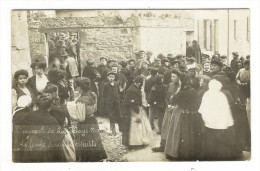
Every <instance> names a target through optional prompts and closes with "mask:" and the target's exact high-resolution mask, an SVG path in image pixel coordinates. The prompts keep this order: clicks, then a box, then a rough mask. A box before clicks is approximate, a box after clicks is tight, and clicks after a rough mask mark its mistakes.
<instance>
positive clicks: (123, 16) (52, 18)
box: [12, 9, 250, 72]
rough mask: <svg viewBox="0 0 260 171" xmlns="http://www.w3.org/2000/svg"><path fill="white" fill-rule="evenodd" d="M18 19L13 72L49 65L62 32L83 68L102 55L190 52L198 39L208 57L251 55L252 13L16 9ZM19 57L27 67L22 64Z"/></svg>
mask: <svg viewBox="0 0 260 171" xmlns="http://www.w3.org/2000/svg"><path fill="white" fill-rule="evenodd" d="M20 13H21V14H22V15H20ZM26 13H27V15H28V16H26ZM19 15H20V17H21V18H20V19H22V21H21V20H19V19H18V18H19V17H18V16H19ZM12 18H13V19H12V59H13V60H12V65H13V72H14V71H15V70H17V69H18V68H20V67H21V66H24V67H23V68H26V69H28V68H29V66H30V63H31V62H32V61H33V60H35V59H37V58H39V57H44V58H45V59H46V60H47V61H48V56H49V52H48V40H49V39H50V35H52V34H58V33H60V32H63V33H66V34H67V35H69V34H75V35H76V36H77V38H78V40H79V46H78V58H79V59H80V60H79V61H80V66H81V68H83V67H84V66H85V61H86V60H87V59H88V58H93V59H94V60H95V61H96V64H98V61H99V58H100V57H101V56H105V57H107V58H115V59H118V60H123V59H129V58H134V57H135V54H136V53H137V52H138V51H139V50H145V51H148V50H150V51H152V52H153V57H156V56H157V55H158V54H159V53H163V54H164V55H167V54H169V53H171V54H173V55H177V54H185V52H186V41H189V42H191V41H192V40H198V42H199V44H200V47H201V49H202V52H203V53H207V54H211V55H212V54H214V53H220V54H221V55H227V56H228V57H229V61H230V60H231V58H232V55H231V54H232V52H233V51H237V52H238V53H239V54H240V55H241V56H246V55H248V54H250V28H249V25H250V23H249V21H250V20H249V10H247V9H245V10H239V11H238V10H40V11H39V10H38V11H13V12H12ZM26 20H27V21H28V22H26ZM27 23H28V24H27ZM18 28H19V29H18ZM20 28H22V29H20ZM17 37H19V39H20V38H21V39H23V41H20V40H19V39H18V38H17ZM28 40H29V41H28ZM19 42H20V45H19ZM21 42H23V43H21ZM15 44H17V45H15ZM18 58H19V59H22V60H21V61H22V62H23V63H24V64H23V65H17V63H18V64H19V62H18V60H17V59H18Z"/></svg>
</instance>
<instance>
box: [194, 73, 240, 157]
mask: <svg viewBox="0 0 260 171" xmlns="http://www.w3.org/2000/svg"><path fill="white" fill-rule="evenodd" d="M208 86H209V90H208V91H206V92H205V94H204V95H203V98H202V102H201V106H200V109H199V113H201V115H202V119H203V121H204V126H205V127H204V135H203V136H204V140H203V144H202V153H201V154H202V159H203V160H234V159H235V158H236V157H238V151H237V148H236V143H237V142H236V132H235V128H234V118H233V115H232V108H233V106H234V101H233V99H232V96H231V94H230V91H229V90H228V86H229V80H228V78H227V77H226V76H224V75H218V76H216V77H213V79H212V80H211V81H210V82H209V85H208Z"/></svg>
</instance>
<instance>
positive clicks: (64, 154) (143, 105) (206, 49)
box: [10, 8, 251, 163]
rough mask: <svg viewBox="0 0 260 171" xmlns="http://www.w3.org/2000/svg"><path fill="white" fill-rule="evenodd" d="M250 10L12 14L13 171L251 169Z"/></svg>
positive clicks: (31, 11)
mask: <svg viewBox="0 0 260 171" xmlns="http://www.w3.org/2000/svg"><path fill="white" fill-rule="evenodd" d="M250 23H251V20H250V9H239V8H238V9H193V10H188V9H187V10H184V9H173V10H170V9H168V10H166V9H164V10H161V9H160V10H159V9H142V10H141V9H138V10H137V9H131V10H119V9H118V10H108V9H107V10H105V9H103V10H89V9H86V10H83V9H80V10H76V9H71V10H65V9H64V10H62V9H57V10H55V9H53V10H50V9H48V10H37V9H35V10H34V9H32V10H22V9H20V10H12V11H11V72H12V73H11V74H10V77H12V78H11V79H12V89H11V90H12V161H13V162H14V163H35V162H39V163H41V162H179V161H250V160H251V112H250V111H251V110H250V109H251V106H250V29H251V27H250Z"/></svg>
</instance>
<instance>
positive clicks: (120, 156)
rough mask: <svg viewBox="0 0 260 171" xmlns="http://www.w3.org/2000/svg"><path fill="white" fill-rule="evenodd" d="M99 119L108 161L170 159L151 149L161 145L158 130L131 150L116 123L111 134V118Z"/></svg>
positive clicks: (72, 104) (72, 109)
mask: <svg viewBox="0 0 260 171" xmlns="http://www.w3.org/2000/svg"><path fill="white" fill-rule="evenodd" d="M67 106H68V109H69V112H75V102H68V104H67ZM97 120H98V123H99V128H100V134H101V138H102V142H103V145H104V148H105V150H106V153H107V156H108V159H107V161H111V162H127V161H130V162H131V161H132V162H134V161H135V162H138V161H140V162H141V161H159V162H165V161H168V160H167V159H166V158H165V155H164V153H154V152H152V150H151V148H153V147H156V146H159V144H160V136H159V135H157V134H156V131H153V133H152V135H151V142H150V144H149V145H148V146H147V147H145V148H143V149H139V150H129V149H127V148H125V146H124V145H122V134H121V133H120V132H119V131H118V127H117V125H116V131H117V135H116V136H113V135H111V134H110V131H109V120H108V119H107V118H101V117H97ZM72 124H73V125H75V124H76V122H73V123H72ZM155 125H156V124H155ZM156 129H158V128H156ZM241 160H250V153H249V152H243V156H242V157H241Z"/></svg>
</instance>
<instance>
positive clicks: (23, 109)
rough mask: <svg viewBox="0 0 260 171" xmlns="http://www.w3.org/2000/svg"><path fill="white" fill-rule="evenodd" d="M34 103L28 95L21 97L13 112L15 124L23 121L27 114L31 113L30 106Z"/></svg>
mask: <svg viewBox="0 0 260 171" xmlns="http://www.w3.org/2000/svg"><path fill="white" fill-rule="evenodd" d="M31 103H32V98H31V97H30V96H28V95H23V96H20V97H19V98H18V100H17V105H16V107H15V108H14V111H13V123H14V124H15V123H16V121H18V120H20V119H22V118H23V117H24V116H26V114H27V113H29V112H30V111H31V108H30V105H31Z"/></svg>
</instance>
